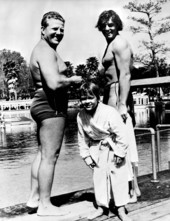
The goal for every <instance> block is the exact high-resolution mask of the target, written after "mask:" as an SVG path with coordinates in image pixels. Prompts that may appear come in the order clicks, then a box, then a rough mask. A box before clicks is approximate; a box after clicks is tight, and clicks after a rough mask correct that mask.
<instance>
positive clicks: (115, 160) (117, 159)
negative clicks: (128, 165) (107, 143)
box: [114, 155, 125, 166]
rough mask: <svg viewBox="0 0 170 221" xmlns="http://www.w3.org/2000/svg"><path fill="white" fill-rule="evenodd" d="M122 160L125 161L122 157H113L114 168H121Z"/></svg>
mask: <svg viewBox="0 0 170 221" xmlns="http://www.w3.org/2000/svg"><path fill="white" fill-rule="evenodd" d="M124 159H125V158H124V157H118V156H116V155H114V162H115V164H116V166H121V164H122V163H123V161H124Z"/></svg>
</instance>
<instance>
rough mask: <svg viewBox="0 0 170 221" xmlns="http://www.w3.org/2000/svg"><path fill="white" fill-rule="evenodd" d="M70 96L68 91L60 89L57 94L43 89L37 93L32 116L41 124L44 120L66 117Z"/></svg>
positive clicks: (32, 107) (32, 106)
mask: <svg viewBox="0 0 170 221" xmlns="http://www.w3.org/2000/svg"><path fill="white" fill-rule="evenodd" d="M67 107H68V96H67V90H66V89H63V88H61V89H58V90H56V91H55V92H54V91H50V90H46V91H44V90H43V89H42V88H40V89H38V90H37V91H36V92H35V95H34V99H33V102H32V105H31V109H30V111H31V116H32V118H33V119H34V120H35V121H36V122H37V123H38V124H39V123H41V122H42V121H43V120H45V119H48V118H55V117H66V116H67Z"/></svg>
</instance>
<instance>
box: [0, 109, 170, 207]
mask: <svg viewBox="0 0 170 221" xmlns="http://www.w3.org/2000/svg"><path fill="white" fill-rule="evenodd" d="M148 111H150V110H148V109H147V108H143V109H138V110H136V122H137V124H136V126H137V127H148V126H150V124H151V122H150V117H149V116H150V113H149V112H148ZM77 112H78V110H75V109H70V110H69V112H68V113H69V117H68V121H67V127H66V131H65V137H64V142H63V145H62V149H61V153H60V157H59V159H58V162H57V166H56V170H55V178H54V185H53V189H52V196H55V195H58V194H63V193H67V192H72V191H76V190H81V189H85V188H88V187H92V185H93V184H92V172H91V170H90V169H89V168H88V167H87V166H86V165H85V163H84V162H83V160H82V159H81V158H80V156H79V151H78V146H77V124H76V115H77ZM153 116H154V117H156V115H154V114H153ZM153 116H152V119H154V118H153ZM168 119H169V117H168V115H167V116H166V117H165V116H164V121H165V122H166V123H169V122H168ZM154 123H156V120H155V119H154ZM146 133H147V134H146ZM143 134H145V135H143ZM136 140H137V146H138V153H139V175H144V174H148V173H151V172H152V162H151V142H150V141H151V137H150V135H149V134H148V132H138V134H136ZM161 150H162V153H161V157H162V158H161V159H162V161H161V162H162V170H164V169H168V161H170V130H169V129H168V130H166V131H163V132H161ZM36 152H37V141H36V127H35V126H33V127H29V126H13V127H11V129H10V130H9V131H6V133H5V132H1V137H0V187H1V188H0V196H1V197H0V208H3V207H6V206H11V205H14V204H19V203H25V202H26V201H27V199H28V196H29V189H30V167H31V162H32V161H33V159H34V157H35V155H36Z"/></svg>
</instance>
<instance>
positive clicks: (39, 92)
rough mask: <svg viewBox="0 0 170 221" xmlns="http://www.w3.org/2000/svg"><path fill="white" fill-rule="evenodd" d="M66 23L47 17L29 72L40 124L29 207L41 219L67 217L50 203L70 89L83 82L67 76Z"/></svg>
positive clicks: (56, 16)
mask: <svg viewBox="0 0 170 221" xmlns="http://www.w3.org/2000/svg"><path fill="white" fill-rule="evenodd" d="M64 24H65V20H64V19H63V17H62V16H61V15H60V14H59V13H57V12H53V11H52V12H48V13H46V14H44V16H43V18H42V21H41V40H40V41H39V42H38V44H37V45H36V46H35V48H34V49H33V52H32V55H31V59H30V70H31V74H32V78H33V81H34V84H35V87H36V92H35V96H34V99H33V103H32V105H31V115H32V117H33V119H34V120H35V121H36V123H37V137H38V145H39V150H38V154H37V156H36V158H35V160H34V162H33V164H32V171H31V172H32V173H31V194H30V197H29V200H28V202H27V206H28V207H30V208H38V210H37V215H39V216H57V215H64V214H65V212H63V211H62V209H60V208H58V207H55V206H53V205H52V204H51V201H50V196H51V189H52V183H53V178H54V169H55V165H56V162H57V158H58V156H59V153H60V149H61V145H62V141H63V135H64V128H65V120H66V114H67V104H68V99H67V88H68V86H69V85H71V84H75V83H80V82H81V81H82V78H81V77H80V76H73V77H70V78H68V77H66V72H67V67H66V65H65V63H64V61H63V60H62V59H61V58H60V56H59V54H58V52H57V47H58V45H59V43H60V41H61V40H62V38H63V36H64Z"/></svg>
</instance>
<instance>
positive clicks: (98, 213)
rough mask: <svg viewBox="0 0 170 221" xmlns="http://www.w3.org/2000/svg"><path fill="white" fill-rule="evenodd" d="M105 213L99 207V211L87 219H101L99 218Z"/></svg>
mask: <svg viewBox="0 0 170 221" xmlns="http://www.w3.org/2000/svg"><path fill="white" fill-rule="evenodd" d="M103 213H104V211H103V209H102V208H101V207H98V209H96V211H95V212H93V213H92V214H90V215H89V216H88V217H87V219H88V220H93V219H95V218H97V217H99V216H102V215H103Z"/></svg>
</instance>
